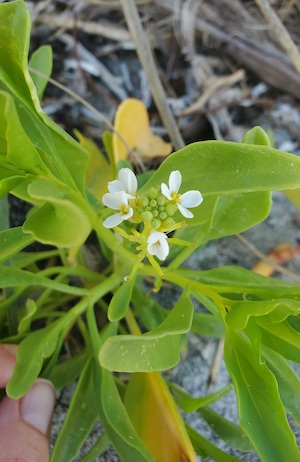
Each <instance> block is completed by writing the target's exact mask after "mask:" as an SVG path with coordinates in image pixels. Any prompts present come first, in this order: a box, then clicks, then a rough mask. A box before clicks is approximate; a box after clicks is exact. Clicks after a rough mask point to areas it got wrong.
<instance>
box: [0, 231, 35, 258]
mask: <svg viewBox="0 0 300 462" xmlns="http://www.w3.org/2000/svg"><path fill="white" fill-rule="evenodd" d="M32 242H34V239H33V238H32V237H31V236H29V235H28V234H25V233H24V232H23V230H22V227H21V226H16V227H15V228H10V229H7V230H5V231H1V232H0V243H1V254H0V262H1V263H2V262H4V261H6V260H8V259H9V258H11V257H13V256H14V255H15V254H16V253H18V252H20V250H22V249H24V248H25V247H27V246H28V245H30V244H32Z"/></svg>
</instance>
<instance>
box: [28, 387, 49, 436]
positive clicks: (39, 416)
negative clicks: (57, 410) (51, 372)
mask: <svg viewBox="0 0 300 462" xmlns="http://www.w3.org/2000/svg"><path fill="white" fill-rule="evenodd" d="M54 404H55V388H54V386H53V384H52V383H51V382H49V380H45V379H38V380H37V381H36V382H35V383H34V385H33V386H32V387H31V389H30V390H29V392H28V393H27V394H26V395H25V396H24V397H23V398H22V399H21V404H20V413H21V416H22V418H23V420H24V421H25V422H26V423H27V424H29V425H31V426H32V427H34V428H35V429H36V430H38V431H40V432H41V433H43V434H44V435H47V434H48V432H49V428H50V425H51V419H52V413H53V408H54Z"/></svg>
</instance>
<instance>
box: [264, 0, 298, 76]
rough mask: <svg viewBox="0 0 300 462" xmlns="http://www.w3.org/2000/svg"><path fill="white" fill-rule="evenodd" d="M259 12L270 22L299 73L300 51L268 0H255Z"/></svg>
mask: <svg viewBox="0 0 300 462" xmlns="http://www.w3.org/2000/svg"><path fill="white" fill-rule="evenodd" d="M255 1H256V3H257V5H258V6H259V8H260V9H261V12H262V13H263V15H264V17H265V19H266V21H267V22H268V23H269V24H270V26H271V27H272V29H273V32H274V33H275V35H276V37H277V39H278V41H279V42H280V43H281V45H282V47H283V49H284V50H285V51H286V53H287V55H288V57H289V58H290V60H291V62H292V63H293V65H294V67H295V69H296V70H297V71H298V73H299V74H300V53H299V51H298V48H297V46H296V45H295V43H294V42H293V40H292V38H291V36H290V34H289V33H288V31H287V29H286V28H285V27H284V25H283V23H282V22H281V20H280V19H279V17H278V16H277V14H276V13H275V11H274V10H273V8H272V7H271V5H270V3H269V2H268V0H255Z"/></svg>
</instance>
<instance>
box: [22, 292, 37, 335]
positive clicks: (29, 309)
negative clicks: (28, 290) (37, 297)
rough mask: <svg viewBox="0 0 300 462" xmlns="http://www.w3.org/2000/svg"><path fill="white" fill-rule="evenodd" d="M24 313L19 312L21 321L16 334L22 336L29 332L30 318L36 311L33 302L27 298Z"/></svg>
mask: <svg viewBox="0 0 300 462" xmlns="http://www.w3.org/2000/svg"><path fill="white" fill-rule="evenodd" d="M24 311H25V312H23V313H22V312H21V316H22V317H21V319H20V322H19V326H18V334H20V335H22V334H25V333H27V332H28V331H29V330H30V326H31V322H32V318H33V316H34V315H35V313H36V311H37V305H36V303H35V301H34V300H32V299H31V298H28V299H27V300H26V304H25V310H24Z"/></svg>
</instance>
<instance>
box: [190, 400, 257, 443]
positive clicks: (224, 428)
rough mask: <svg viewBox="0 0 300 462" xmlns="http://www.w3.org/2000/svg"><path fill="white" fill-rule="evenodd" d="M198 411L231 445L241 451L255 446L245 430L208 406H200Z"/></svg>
mask: <svg viewBox="0 0 300 462" xmlns="http://www.w3.org/2000/svg"><path fill="white" fill-rule="evenodd" d="M198 413H199V414H200V415H201V417H202V418H203V419H204V420H205V421H206V422H207V423H208V425H209V426H210V427H211V428H212V429H213V431H214V432H215V433H216V434H217V435H218V436H219V437H220V438H222V440H223V441H225V442H226V443H227V444H228V445H229V446H231V447H232V448H235V449H239V450H240V451H247V452H249V451H253V446H252V444H251V443H250V441H249V439H248V437H247V436H246V435H245V433H244V432H243V430H242V429H241V428H240V427H239V426H238V425H236V424H234V423H233V422H231V421H230V420H228V419H225V417H223V416H222V415H220V414H218V413H217V412H215V411H214V410H213V409H211V408H210V407H208V406H203V407H200V408H199V410H198Z"/></svg>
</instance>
